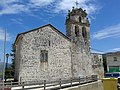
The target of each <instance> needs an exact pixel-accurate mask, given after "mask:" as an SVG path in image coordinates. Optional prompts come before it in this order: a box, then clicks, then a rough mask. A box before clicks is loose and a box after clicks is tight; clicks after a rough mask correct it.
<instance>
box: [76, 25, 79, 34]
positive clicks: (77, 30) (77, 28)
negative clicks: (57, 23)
mask: <svg viewBox="0 0 120 90" xmlns="http://www.w3.org/2000/svg"><path fill="white" fill-rule="evenodd" d="M75 35H76V36H78V35H79V27H78V26H75Z"/></svg>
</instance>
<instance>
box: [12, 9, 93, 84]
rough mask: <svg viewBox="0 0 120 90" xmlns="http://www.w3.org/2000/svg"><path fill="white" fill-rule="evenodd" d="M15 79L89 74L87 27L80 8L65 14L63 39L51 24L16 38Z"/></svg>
mask: <svg viewBox="0 0 120 90" xmlns="http://www.w3.org/2000/svg"><path fill="white" fill-rule="evenodd" d="M14 46H15V49H16V53H15V77H14V78H15V79H16V80H18V81H20V82H29V81H40V80H49V81H50V80H58V79H60V78H61V79H69V78H71V77H72V78H74V77H83V76H90V75H92V74H93V70H92V64H91V63H92V62H91V54H90V23H89V20H88V18H87V13H86V11H85V10H83V9H81V8H73V9H72V10H71V11H70V10H69V12H68V15H67V17H66V35H65V34H63V33H62V32H61V31H59V30H58V29H56V28H55V27H54V26H52V25H51V24H47V25H44V26H41V27H39V28H36V29H34V30H31V31H27V32H23V33H20V34H18V35H17V37H16V40H15V43H14Z"/></svg>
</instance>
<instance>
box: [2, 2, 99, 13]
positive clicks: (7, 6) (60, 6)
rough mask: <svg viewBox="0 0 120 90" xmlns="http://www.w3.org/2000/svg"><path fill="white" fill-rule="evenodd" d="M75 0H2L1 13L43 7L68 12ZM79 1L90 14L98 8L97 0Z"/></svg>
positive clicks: (52, 10)
mask: <svg viewBox="0 0 120 90" xmlns="http://www.w3.org/2000/svg"><path fill="white" fill-rule="evenodd" d="M75 2H76V0H26V1H25V0H1V1H0V15H4V14H18V13H22V12H33V11H36V10H37V11H39V10H40V9H41V8H44V9H43V10H46V9H47V11H50V12H54V13H56V12H57V13H59V12H61V11H63V12H66V11H67V10H70V9H71V8H72V7H73V6H75ZM77 2H78V3H79V4H78V7H82V8H83V9H86V10H87V12H88V14H91V13H94V12H95V11H96V10H97V9H98V7H97V4H96V3H95V0H77ZM95 4H96V5H95ZM45 6H49V7H47V8H46V7H45Z"/></svg>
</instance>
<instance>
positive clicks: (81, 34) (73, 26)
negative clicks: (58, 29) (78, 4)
mask: <svg viewBox="0 0 120 90" xmlns="http://www.w3.org/2000/svg"><path fill="white" fill-rule="evenodd" d="M66 35H67V36H68V37H69V38H70V39H71V41H72V42H74V43H77V45H78V46H80V47H81V48H82V49H84V50H85V51H86V52H89V51H90V50H89V49H90V23H89V20H88V18H87V13H86V11H85V10H83V9H81V8H74V7H73V9H72V11H70V10H69V11H68V15H67V17H66Z"/></svg>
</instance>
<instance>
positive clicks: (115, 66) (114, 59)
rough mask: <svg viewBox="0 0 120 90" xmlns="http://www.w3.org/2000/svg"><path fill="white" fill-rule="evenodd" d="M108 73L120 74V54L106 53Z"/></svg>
mask: <svg viewBox="0 0 120 90" xmlns="http://www.w3.org/2000/svg"><path fill="white" fill-rule="evenodd" d="M106 61H107V71H108V72H120V52H110V53H106Z"/></svg>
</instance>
